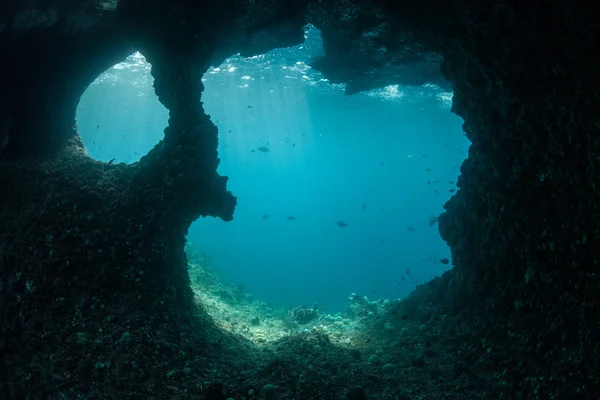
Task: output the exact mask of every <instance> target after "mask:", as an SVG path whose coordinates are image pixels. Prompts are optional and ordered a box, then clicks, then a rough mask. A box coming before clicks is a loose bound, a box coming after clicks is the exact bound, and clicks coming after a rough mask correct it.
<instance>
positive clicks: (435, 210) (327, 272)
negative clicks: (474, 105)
mask: <svg viewBox="0 0 600 400" xmlns="http://www.w3.org/2000/svg"><path fill="white" fill-rule="evenodd" d="M321 53H322V47H321V42H320V33H319V31H318V30H317V29H315V28H312V29H307V31H306V42H305V43H304V44H303V45H300V46H296V47H292V48H287V49H277V50H274V51H271V52H269V53H267V54H264V55H260V56H255V57H250V58H243V57H240V56H235V57H232V58H230V59H228V60H226V61H225V62H224V63H223V64H222V65H220V66H218V67H215V68H211V69H210V70H209V71H208V73H206V74H205V76H204V78H203V82H204V85H205V91H204V93H203V96H202V101H203V103H204V107H205V109H206V111H207V113H208V114H209V115H210V116H211V120H212V121H213V123H215V124H216V125H217V127H218V129H219V157H220V159H221V164H220V167H219V172H220V173H221V174H223V175H227V176H229V178H230V181H229V184H228V186H229V189H230V190H231V191H232V192H233V193H234V194H235V195H236V196H237V197H238V205H237V207H236V211H235V215H234V220H233V221H231V222H223V221H222V220H219V219H213V218H203V219H202V218H201V219H200V220H198V221H197V222H196V223H194V224H193V225H192V227H191V228H190V231H189V234H188V240H189V241H190V243H191V244H192V245H194V246H195V247H196V248H197V249H199V250H200V251H201V252H202V253H203V254H204V256H205V257H206V258H207V259H208V260H210V263H211V264H212V266H213V267H215V268H216V270H217V271H218V272H219V275H220V276H221V277H222V278H223V279H224V281H226V282H229V283H230V284H231V285H239V286H240V287H243V288H244V290H245V291H246V292H247V293H249V294H251V295H252V296H254V297H255V298H257V299H261V300H264V301H267V302H270V303H273V304H278V305H285V306H289V307H293V306H297V305H305V306H309V307H317V308H319V309H320V310H321V311H327V312H332V313H333V312H340V311H344V309H345V307H346V304H347V299H348V297H349V296H350V295H351V294H352V293H357V294H360V295H364V296H367V297H368V298H369V299H370V300H373V299H386V298H389V299H396V298H404V297H406V296H407V295H408V294H409V293H410V292H411V291H412V290H413V289H414V288H415V286H416V285H417V284H420V283H423V282H426V281H428V280H430V279H431V278H433V277H434V276H436V275H439V274H440V273H442V272H443V271H444V270H446V269H448V268H450V267H451V263H450V261H449V260H450V251H449V248H448V246H447V245H446V244H445V243H444V242H443V240H442V239H441V238H440V236H439V233H438V231H437V225H436V218H437V215H438V214H440V213H441V212H442V211H443V205H444V203H445V202H446V201H447V200H448V199H449V198H450V196H451V195H452V193H453V192H454V190H455V187H456V186H455V182H456V179H457V176H458V174H459V168H460V165H461V163H462V162H463V161H464V159H465V157H466V153H467V150H468V146H469V141H468V139H467V138H466V137H465V135H464V133H463V132H462V129H461V123H462V120H461V119H460V118H459V117H457V116H456V115H454V114H452V113H451V112H450V110H449V107H450V104H451V93H446V92H444V91H442V90H441V89H440V88H438V87H436V86H433V85H426V86H424V87H411V88H408V87H406V88H405V87H398V86H390V87H386V88H384V89H378V90H372V91H369V92H366V93H360V94H355V95H350V96H347V95H345V94H344V92H343V87H342V86H341V85H333V84H331V83H330V82H328V81H327V80H325V79H323V78H322V77H321V75H320V74H319V73H318V72H316V71H314V70H312V69H311V68H310V67H309V63H310V60H311V58H313V57H316V56H319V55H320V54H321ZM199 79H200V77H199ZM77 115H78V128H79V131H80V133H81V135H82V138H83V140H84V144H85V146H86V148H87V150H88V152H89V154H90V156H92V157H94V158H96V159H98V160H102V161H109V160H114V162H116V163H118V162H126V163H133V162H136V161H137V160H139V158H140V157H141V156H143V155H144V154H146V153H147V152H148V150H150V149H151V148H152V147H153V146H154V145H155V144H156V143H157V142H158V141H159V140H161V139H162V136H163V134H162V131H163V129H164V127H165V126H166V124H167V120H168V115H167V111H166V109H165V108H164V107H163V106H162V105H161V104H160V103H159V102H158V99H157V98H156V96H155V94H154V91H153V87H152V77H151V75H150V65H149V64H148V63H147V62H146V61H145V59H144V58H143V55H141V54H139V53H136V54H133V55H132V56H130V57H129V58H128V59H127V61H126V62H124V63H121V64H118V65H116V66H115V67H113V68H112V69H111V70H109V71H107V72H106V73H105V74H103V75H102V76H100V77H99V78H98V79H97V80H96V81H95V82H94V83H93V84H92V85H91V86H90V87H89V88H88V90H87V91H86V93H85V94H84V96H83V97H82V99H81V101H80V104H79V108H78V113H77Z"/></svg>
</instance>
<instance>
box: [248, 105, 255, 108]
mask: <svg viewBox="0 0 600 400" xmlns="http://www.w3.org/2000/svg"><path fill="white" fill-rule="evenodd" d="M246 107H248V108H252V107H254V106H251V105H248V106H246Z"/></svg>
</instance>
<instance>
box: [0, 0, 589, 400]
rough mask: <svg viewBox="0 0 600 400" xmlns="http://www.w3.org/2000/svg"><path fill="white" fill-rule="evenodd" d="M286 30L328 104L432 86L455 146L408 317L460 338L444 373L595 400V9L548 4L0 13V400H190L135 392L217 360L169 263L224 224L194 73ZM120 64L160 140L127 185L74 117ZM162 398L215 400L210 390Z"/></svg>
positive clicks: (19, 9) (224, 195)
mask: <svg viewBox="0 0 600 400" xmlns="http://www.w3.org/2000/svg"><path fill="white" fill-rule="evenodd" d="M307 22H312V23H314V24H315V25H316V26H318V27H319V28H320V29H322V31H323V36H324V40H325V43H324V46H325V49H326V51H327V55H326V56H325V58H323V59H321V60H315V66H316V67H317V68H319V69H321V70H322V71H323V72H324V73H325V75H326V76H328V77H329V78H330V79H331V80H332V81H337V82H347V83H348V92H350V93H351V92H355V91H358V90H363V89H367V88H371V87H377V86H381V85H384V84H391V83H416V84H421V83H423V82H424V81H432V82H436V83H438V84H440V85H446V84H447V82H446V81H445V79H447V80H449V81H451V82H452V85H453V88H454V105H453V111H454V112H456V113H457V114H459V115H460V116H462V117H463V118H464V119H465V125H464V129H465V132H466V133H467V135H468V137H469V139H470V140H471V141H472V143H473V146H472V148H471V150H470V153H469V158H468V160H467V161H466V162H465V163H464V165H463V166H462V168H461V177H460V178H459V181H458V186H459V188H460V190H459V191H458V192H457V193H456V195H455V196H454V197H453V198H452V199H451V200H450V201H449V202H448V203H447V205H446V210H447V211H446V213H444V214H443V215H442V216H441V217H440V233H441V234H442V236H443V238H444V239H445V240H446V241H447V242H448V243H449V244H450V246H451V248H452V254H453V261H454V263H455V264H456V267H455V269H454V270H453V271H451V272H449V273H447V274H446V275H445V276H444V277H443V278H441V279H437V280H435V281H434V282H432V283H431V284H430V285H428V286H426V287H425V288H423V289H421V291H419V293H417V294H416V295H415V296H414V298H413V299H412V301H417V300H422V301H423V302H424V303H427V304H429V305H430V306H433V307H434V308H435V310H436V311H435V312H433V314H435V313H446V314H448V315H453V316H455V317H457V318H460V319H461V320H462V321H463V322H465V323H466V324H467V325H468V326H469V327H470V329H471V332H470V336H469V337H468V341H465V342H464V343H463V344H462V346H463V347H462V348H461V349H460V350H461V351H463V350H466V353H468V355H469V356H468V357H467V356H465V359H464V360H463V361H462V362H463V363H465V364H468V363H470V362H473V360H475V359H478V360H480V361H481V360H483V361H484V364H485V365H486V368H488V370H486V373H487V374H488V375H487V376H488V381H487V383H486V384H487V385H492V386H494V387H495V389H494V391H493V392H494V393H495V394H498V393H504V398H595V397H594V396H595V395H594V393H597V392H598V389H599V384H598V379H599V378H598V376H599V372H600V371H599V369H600V368H599V366H598V364H597V360H598V357H599V356H600V354H598V351H599V349H598V346H599V344H598V339H597V338H598V337H600V332H599V327H598V322H597V321H598V317H599V316H600V315H599V310H598V307H599V306H600V304H599V300H598V293H599V291H598V287H599V286H598V285H599V278H600V270H599V268H598V264H597V260H598V256H599V255H600V254H599V253H600V250H598V249H599V247H598V245H599V243H598V242H599V240H600V239H599V237H600V236H599V235H600V233H599V223H598V221H600V216H599V215H598V213H599V211H598V206H597V203H598V200H599V198H600V196H599V194H600V192H599V189H600V188H599V187H598V177H599V168H600V141H599V133H600V132H599V131H600V123H599V121H600V116H599V115H598V114H599V113H600V111H599V110H600V104H599V103H600V96H599V95H598V92H597V90H598V89H597V88H598V87H600V74H599V73H598V70H599V67H600V53H599V52H598V51H597V48H598V37H599V34H600V33H599V31H598V26H600V25H599V23H600V11H599V10H598V8H597V7H595V8H593V9H589V8H588V9H586V8H583V6H581V7H580V6H578V5H577V4H576V3H573V2H568V1H566V0H565V1H560V0H555V1H550V2H545V3H544V4H541V3H535V2H533V3H523V2H513V1H497V2H494V3H493V4H490V3H489V2H483V1H478V0H462V1H461V0H455V1H451V2H442V1H421V2H414V3H409V2H403V1H400V2H398V1H389V2H386V1H383V0H380V1H369V2H367V1H360V0H340V1H336V2H331V3H327V2H319V1H308V0H307V1H305V2H303V1H300V2H298V1H292V0H289V1H274V0H262V1H250V0H247V1H243V0H230V1H217V0H214V1H204V2H191V1H190V2H186V1H174V2H159V1H150V2H148V1H144V2H142V1H125V0H122V1H120V2H117V1H110V0H106V1H102V2H99V1H87V2H86V1H77V2H75V1H67V0H63V1H60V0H55V1H28V2H17V1H12V2H4V3H3V4H2V5H0V50H1V51H2V55H3V73H2V74H1V75H0V87H1V88H2V91H1V92H0V196H1V197H0V198H1V199H2V203H0V219H1V221H2V225H1V228H0V243H1V247H0V285H1V286H0V289H1V290H0V296H1V298H0V313H1V314H0V317H1V320H2V327H1V329H2V330H1V334H0V355H1V357H2V358H1V364H0V373H1V374H2V380H1V381H2V386H0V397H1V398H7V399H12V398H24V397H26V396H27V395H29V396H31V398H65V397H64V395H65V393H71V394H70V395H69V396H71V397H72V398H77V395H84V397H85V396H87V398H105V397H102V396H108V398H110V395H111V394H113V395H116V394H120V395H122V394H123V393H131V394H132V395H131V398H147V397H142V396H147V395H148V394H153V395H154V396H156V398H175V397H176V396H179V398H195V397H186V396H189V393H187V394H186V393H183V392H181V393H179V392H178V393H179V394H178V395H175V394H174V393H175V392H177V391H178V390H180V388H179V387H175V386H173V385H168V384H167V385H166V386H165V385H163V386H161V387H157V386H156V382H158V381H160V380H161V379H163V378H164V377H165V376H169V377H172V375H173V374H171V375H168V374H170V373H171V372H172V371H174V370H177V371H179V370H182V371H183V370H185V368H187V367H186V365H187V364H188V363H189V360H190V359H191V358H194V357H195V358H194V360H195V362H196V365H198V364H206V365H208V363H209V362H210V361H209V360H211V359H212V358H215V357H217V356H218V353H223V352H225V350H224V349H222V348H221V347H219V346H217V345H215V343H214V342H211V338H213V337H215V335H217V336H218V335H220V333H219V332H218V330H217V329H216V328H215V327H214V325H213V324H212V322H210V320H209V319H208V318H206V316H204V314H203V313H202V311H201V310H199V309H197V308H196V306H195V305H194V304H193V302H192V301H191V298H190V290H189V284H188V278H187V275H186V273H185V257H184V255H183V244H184V235H185V233H186V230H187V228H188V226H189V224H190V223H191V222H192V221H193V220H194V219H195V218H197V217H198V216H201V215H205V216H208V215H211V216H217V217H221V218H223V219H230V218H232V215H233V210H234V206H235V198H234V197H233V195H232V194H231V193H229V192H228V191H227V189H226V187H225V184H226V178H224V177H220V176H218V175H217V173H216V168H217V165H218V157H217V152H216V148H217V131H216V127H215V126H214V125H213V124H212V123H211V122H210V121H209V119H208V118H207V117H206V116H205V115H204V113H203V112H202V105H201V103H200V101H199V98H200V95H201V91H202V85H201V82H200V75H201V74H202V73H203V72H204V71H205V70H206V69H207V68H208V66H209V65H210V64H212V63H218V62H219V61H220V60H222V59H224V58H225V57H227V56H228V55H230V54H233V53H236V52H241V53H242V54H245V55H251V54H256V53H260V52H264V51H267V50H269V49H271V48H274V47H277V46H286V45H291V44H296V43H299V42H301V41H302V39H303V36H302V30H301V27H302V26H303V25H304V24H305V23H307ZM134 49H139V50H141V51H142V52H143V53H144V55H145V56H146V57H147V58H148V60H149V61H150V62H151V63H152V65H153V69H152V74H153V76H154V78H155V87H156V93H157V95H158V96H159V99H160V101H161V102H162V103H163V104H164V105H165V106H166V107H167V108H168V109H169V111H170V120H169V127H168V128H167V129H166V131H165V139H164V140H163V141H162V142H161V143H160V144H159V145H157V146H156V148H155V149H153V150H152V151H151V152H150V153H149V154H148V155H147V156H145V157H144V158H143V159H142V160H141V161H140V162H139V163H138V164H135V165H132V166H122V165H108V164H105V163H99V162H95V161H93V160H91V159H89V158H88V157H87V156H86V154H85V152H84V150H83V147H82V145H81V142H80V140H79V137H78V135H77V130H76V127H75V122H74V117H75V107H76V105H77V101H78V99H79V96H80V95H81V94H82V93H83V91H84V90H85V88H86V86H87V85H88V84H89V83H90V82H91V81H92V80H93V79H94V78H96V77H97V76H98V75H99V74H100V73H101V72H102V71H104V70H105V69H107V68H108V67H110V66H111V65H113V64H114V63H116V62H118V61H120V60H122V59H123V58H124V57H125V56H126V55H127V54H129V53H130V52H132V51H133V50H134ZM442 60H443V61H442ZM440 62H441V69H442V73H441V74H440V73H438V70H437V66H438V65H440ZM442 76H444V77H445V78H442ZM410 305H411V303H410V301H409V302H407V305H406V307H409V306H410ZM190 313H196V314H198V315H199V319H194V320H191V319H189V318H188V316H189V314H190ZM414 314H415V315H416V314H417V312H415V313H414ZM411 315H412V314H411ZM427 315H430V314H427ZM198 321H204V322H203V323H202V324H200V325H201V328H199V324H198ZM125 333H129V335H125V336H123V335H124V334H125ZM123 337H125V338H129V339H128V340H120V338H123ZM89 343H92V345H91V346H90V345H89ZM165 343H169V345H168V346H167V345H165ZM216 343H217V344H221V340H220V339H219V340H218V341H216ZM83 344H87V345H86V346H84V347H81V346H82V345H83ZM125 344H128V346H129V347H124V346H125ZM161 344H162V345H161ZM228 348H230V349H233V350H232V352H239V351H241V350H240V349H241V347H235V346H233V347H228ZM451 351H454V352H456V353H457V354H458V353H460V352H457V349H456V348H454V349H451V350H449V352H451ZM238 354H239V353H238ZM462 354H465V353H464V352H463V353H462ZM109 359H110V360H112V362H114V363H116V366H115V365H112V366H111V367H110V368H107V365H106V364H107V362H108V361H107V360H109ZM457 365H458V364H457ZM138 367H139V368H138ZM230 369H232V370H234V369H235V366H233V367H231V368H230ZM465 369H466V367H464V366H461V367H460V368H459V370H460V371H462V370H465ZM204 373H206V374H208V372H206V371H205V372H204ZM206 376H208V375H206ZM173 379H174V378H173ZM188 380H189V379H188ZM186 382H187V383H186ZM240 382H243V380H240ZM478 382H479V383H480V382H481V381H478ZM266 383H268V382H262V385H264V384H266ZM470 384H471V385H475V384H476V382H475V381H473V382H470ZM178 385H180V387H181V388H183V387H186V388H190V387H196V389H197V393H199V394H198V396H200V397H198V398H215V399H219V398H222V394H219V393H220V392H221V387H220V386H219V384H218V383H210V384H204V383H198V384H197V385H196V383H194V384H191V383H189V382H188V381H186V379H184V378H181V379H180V380H179V381H178ZM194 385H196V386H194ZM262 385H261V386H262ZM280 385H281V384H280V383H278V386H280ZM239 386H240V390H242V389H241V388H242V387H243V386H244V384H243V383H239ZM259 387H260V386H259ZM108 388H110V392H109V389H108ZM175 389H177V391H176V390H175ZM244 390H245V389H244ZM299 390H300V389H299ZM302 390H309V389H302ZM357 390H358V389H357ZM359 392H360V393H361V396H363V398H364V393H363V392H362V389H360V391H359ZM59 393H60V394H62V395H63V397H58V396H59V395H58V394H59ZM245 393H248V391H247V390H246V391H245ZM311 393H312V392H311ZM314 393H317V392H314ZM297 395H301V394H298V393H297ZM311 396H313V397H305V398H319V397H318V396H319V395H318V394H314V395H311ZM457 396H458V397H455V398H463V397H460V396H459V395H457ZM536 396H537V397H536ZM553 396H554V397H553ZM67 398H68V397H67ZM123 398H124V397H123ZM327 398H329V397H327ZM470 398H474V397H470Z"/></svg>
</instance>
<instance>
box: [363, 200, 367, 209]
mask: <svg viewBox="0 0 600 400" xmlns="http://www.w3.org/2000/svg"><path fill="white" fill-rule="evenodd" d="M362 209H363V210H366V209H367V202H366V201H365V202H364V203H363V205H362Z"/></svg>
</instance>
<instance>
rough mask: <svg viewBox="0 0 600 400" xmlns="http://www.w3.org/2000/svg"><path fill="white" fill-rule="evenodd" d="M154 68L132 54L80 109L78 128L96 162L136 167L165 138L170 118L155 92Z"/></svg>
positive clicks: (99, 82)
mask: <svg viewBox="0 0 600 400" xmlns="http://www.w3.org/2000/svg"><path fill="white" fill-rule="evenodd" d="M150 70H151V65H150V64H149V63H148V62H147V61H146V58H145V57H144V56H143V55H142V54H141V53H140V52H135V53H132V54H130V55H129V56H128V57H127V58H126V59H125V60H124V61H123V62H120V63H118V64H116V65H114V66H113V67H111V68H110V69H108V70H107V71H105V72H104V73H102V74H101V75H100V76H98V78H96V79H95V80H94V81H93V82H92V83H91V84H90V86H88V88H87V89H86V91H85V92H84V94H83V95H82V96H81V99H80V101H79V104H78V106H77V115H76V118H77V128H78V131H79V134H80V135H81V137H82V139H83V142H84V145H85V147H86V150H87V153H88V155H89V156H90V157H92V158H94V159H96V160H98V161H103V162H111V161H112V162H113V163H117V164H118V163H121V162H123V163H126V164H132V163H135V162H137V161H139V159H140V158H141V157H143V156H144V155H145V154H147V153H148V151H150V150H151V149H152V148H153V147H154V146H155V145H156V144H157V143H158V142H159V141H160V140H161V139H162V138H163V137H164V133H163V132H164V129H165V127H166V126H167V124H168V119H169V112H168V110H167V109H166V108H165V107H164V106H163V105H162V104H161V103H160V101H159V100H158V97H157V96H156V94H155V93H154V90H153V89H152V86H153V82H154V79H153V77H152V75H151V73H150Z"/></svg>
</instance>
